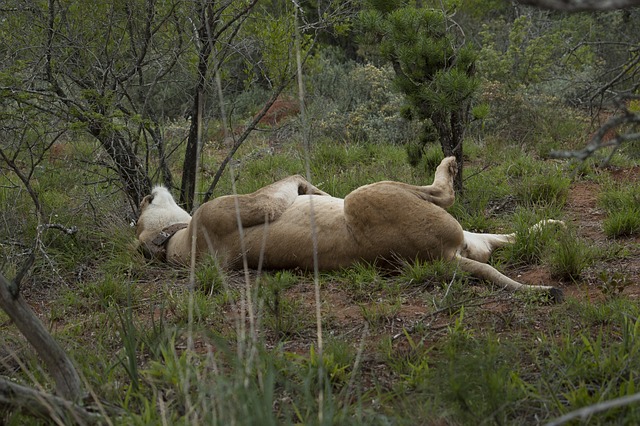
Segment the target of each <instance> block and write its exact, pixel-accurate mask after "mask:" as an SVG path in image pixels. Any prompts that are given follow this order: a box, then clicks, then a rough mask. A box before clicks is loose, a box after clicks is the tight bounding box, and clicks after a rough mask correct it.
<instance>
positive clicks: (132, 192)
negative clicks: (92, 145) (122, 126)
mask: <svg viewBox="0 0 640 426" xmlns="http://www.w3.org/2000/svg"><path fill="white" fill-rule="evenodd" d="M89 131H90V132H91V134H92V135H93V136H94V137H95V138H96V139H98V140H99V141H100V144H101V145H102V147H103V148H104V150H105V151H106V152H107V154H108V155H109V157H111V159H112V160H113V162H114V164H115V166H116V169H117V171H118V175H119V177H120V180H121V181H122V184H123V185H124V190H125V193H126V194H127V196H128V197H129V199H130V200H131V202H132V203H133V204H134V205H135V207H137V206H139V205H140V201H142V198H143V197H144V196H145V195H147V194H149V193H150V192H151V181H150V180H149V176H148V175H147V173H146V172H145V171H144V168H143V167H142V165H141V164H140V161H139V160H138V157H137V156H136V155H135V154H134V152H133V150H132V149H131V147H130V145H129V144H128V143H127V142H126V140H125V138H124V136H122V135H121V134H120V133H118V132H117V131H115V130H111V131H103V129H102V127H101V126H100V125H96V124H93V125H91V126H90V129H89Z"/></svg>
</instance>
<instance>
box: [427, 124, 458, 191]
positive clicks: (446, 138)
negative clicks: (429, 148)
mask: <svg viewBox="0 0 640 426" xmlns="http://www.w3.org/2000/svg"><path fill="white" fill-rule="evenodd" d="M459 117H460V116H459V113H456V112H453V113H451V114H436V115H435V116H434V118H433V124H434V126H435V128H436V130H437V132H438V137H439V139H440V146H441V147H442V153H443V154H444V156H445V157H450V156H454V157H456V162H457V163H458V173H457V174H456V175H455V177H454V178H453V188H454V190H455V191H456V193H462V191H463V186H462V169H463V168H464V158H463V157H462V145H463V143H462V142H463V139H462V135H463V131H462V130H463V123H462V122H461V121H460V120H459Z"/></svg>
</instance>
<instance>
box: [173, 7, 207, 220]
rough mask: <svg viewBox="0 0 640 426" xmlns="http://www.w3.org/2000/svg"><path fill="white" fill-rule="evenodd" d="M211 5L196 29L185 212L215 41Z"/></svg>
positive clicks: (182, 197) (182, 192) (191, 198)
mask: <svg viewBox="0 0 640 426" xmlns="http://www.w3.org/2000/svg"><path fill="white" fill-rule="evenodd" d="M210 8H211V4H208V3H207V4H204V5H202V8H201V10H200V28H198V43H199V44H200V50H199V52H198V81H197V82H196V86H195V89H194V96H193V106H192V107H191V127H190V128H189V138H188V140H187V150H186V152H185V155H184V163H183V166H182V184H181V185H180V204H182V207H183V208H184V209H185V210H186V211H191V210H192V209H193V203H194V196H195V188H196V174H197V173H198V170H197V168H198V155H199V154H200V153H199V152H198V149H199V146H200V144H199V139H198V136H199V133H200V131H199V129H201V128H202V127H201V126H202V123H201V121H202V106H203V105H204V101H203V99H202V96H203V93H204V88H205V85H206V82H207V75H208V74H209V57H210V56H211V49H212V46H213V44H214V43H215V40H212V38H211V36H210V34H211V30H212V28H213V27H214V25H215V22H207V20H208V19H211V20H212V21H213V19H214V12H213V11H212V10H210Z"/></svg>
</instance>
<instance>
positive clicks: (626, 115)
mask: <svg viewBox="0 0 640 426" xmlns="http://www.w3.org/2000/svg"><path fill="white" fill-rule="evenodd" d="M627 98H631V99H634V98H638V96H632V95H628V96H627ZM623 125H633V126H638V125H640V114H637V113H634V112H632V111H629V109H627V108H626V107H625V108H624V109H623V112H622V113H620V114H618V115H614V116H612V117H610V118H609V119H608V120H607V121H606V122H605V123H604V124H603V125H602V126H601V127H600V128H599V129H598V131H597V132H596V133H595V134H594V135H593V137H592V138H591V140H590V141H589V143H588V144H587V146H585V147H584V148H583V149H581V150H578V151H569V150H558V151H551V153H550V154H549V155H550V157H552V158H573V159H577V160H580V161H583V160H586V159H587V158H589V157H590V156H591V155H593V154H594V153H595V152H596V151H598V150H600V149H603V148H613V150H614V151H615V150H617V149H618V148H619V147H620V146H621V145H622V144H623V143H626V142H630V141H634V140H640V133H639V132H636V133H625V134H616V135H615V136H614V137H613V138H611V139H610V140H607V141H605V140H604V138H605V136H606V135H607V134H610V132H612V131H615V129H618V128H620V126H623ZM610 158H611V155H610V156H609V157H608V158H607V159H606V160H605V161H604V163H605V164H606V163H607V162H608V161H609V159H610Z"/></svg>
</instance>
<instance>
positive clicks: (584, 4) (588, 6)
mask: <svg viewBox="0 0 640 426" xmlns="http://www.w3.org/2000/svg"><path fill="white" fill-rule="evenodd" d="M516 1H517V2H518V3H520V4H525V5H529V6H535V7H539V8H542V9H551V10H562V11H567V12H579V11H586V10H614V9H624V8H628V7H635V6H640V0H516Z"/></svg>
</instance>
